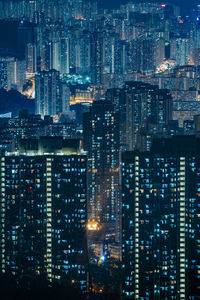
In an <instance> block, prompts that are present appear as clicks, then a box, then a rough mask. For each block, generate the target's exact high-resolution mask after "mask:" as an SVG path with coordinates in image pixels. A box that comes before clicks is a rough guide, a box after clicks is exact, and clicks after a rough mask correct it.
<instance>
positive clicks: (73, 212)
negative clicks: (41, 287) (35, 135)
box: [0, 138, 87, 291]
mask: <svg viewBox="0 0 200 300" xmlns="http://www.w3.org/2000/svg"><path fill="white" fill-rule="evenodd" d="M86 161H87V159H86V156H85V155H84V154H83V153H81V150H80V147H79V140H63V139H62V138H41V139H40V140H34V139H32V140H28V139H27V140H22V141H21V145H20V150H19V152H16V153H6V152H5V153H2V154H1V158H0V162H1V176H0V186H1V198H0V211H1V219H0V228H1V233H0V239H1V242H0V269H1V271H2V272H5V273H8V274H9V273H12V274H14V275H16V276H20V277H23V276H33V277H34V276H37V275H43V276H46V277H47V278H48V279H49V280H50V281H52V280H56V279H58V280H61V281H62V280H63V281H66V280H69V282H70V283H72V284H74V285H75V286H77V287H80V288H81V289H82V290H83V291H86V288H87V243H86V222H87V195H86V193H87V184H86V178H87V175H86V165H87V162H86Z"/></svg>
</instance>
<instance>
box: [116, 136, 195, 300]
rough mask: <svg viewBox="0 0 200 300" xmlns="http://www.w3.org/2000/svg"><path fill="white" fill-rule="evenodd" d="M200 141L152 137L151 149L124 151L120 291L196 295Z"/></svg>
mask: <svg viewBox="0 0 200 300" xmlns="http://www.w3.org/2000/svg"><path fill="white" fill-rule="evenodd" d="M199 146H200V140H199V138H196V137H195V136H177V137H173V138H172V139H169V140H168V139H158V140H155V141H154V143H153V145H152V149H151V151H150V152H139V151H135V152H125V153H123V155H122V203H123V204H122V205H123V208H122V218H123V221H122V272H123V288H122V289H123V295H124V297H125V298H126V297H127V298H131V299H142V298H148V299H196V296H197V295H199V290H198V287H199V283H200V276H199V264H200V260H199V241H200V234H199V228H200V221H199V216H200V206H199V189H200V183H199V182H200V177H199V176H200V155H199Z"/></svg>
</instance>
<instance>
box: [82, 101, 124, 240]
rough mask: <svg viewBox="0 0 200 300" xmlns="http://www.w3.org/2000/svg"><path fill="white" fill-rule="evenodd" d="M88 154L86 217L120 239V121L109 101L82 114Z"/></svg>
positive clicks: (98, 104)
mask: <svg viewBox="0 0 200 300" xmlns="http://www.w3.org/2000/svg"><path fill="white" fill-rule="evenodd" d="M83 134H84V145H85V150H87V152H88V218H89V221H95V222H98V223H99V224H100V226H102V227H105V228H106V230H105V231H107V232H108V231H109V232H110V233H111V234H112V236H114V239H115V238H117V239H118V240H119V232H120V201H119V121H118V113H116V112H115V111H114V106H113V104H112V103H111V102H109V101H106V100H105V101H94V102H93V105H92V107H91V109H90V112H88V113H85V114H84V121H83Z"/></svg>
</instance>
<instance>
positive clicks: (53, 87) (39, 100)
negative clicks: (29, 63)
mask: <svg viewBox="0 0 200 300" xmlns="http://www.w3.org/2000/svg"><path fill="white" fill-rule="evenodd" d="M60 84H61V83H60V73H59V72H58V71H55V70H51V71H42V72H40V73H38V74H37V75H36V76H35V101H36V114H40V115H42V116H46V115H50V116H55V115H56V114H59V113H61V112H62V96H61V87H60Z"/></svg>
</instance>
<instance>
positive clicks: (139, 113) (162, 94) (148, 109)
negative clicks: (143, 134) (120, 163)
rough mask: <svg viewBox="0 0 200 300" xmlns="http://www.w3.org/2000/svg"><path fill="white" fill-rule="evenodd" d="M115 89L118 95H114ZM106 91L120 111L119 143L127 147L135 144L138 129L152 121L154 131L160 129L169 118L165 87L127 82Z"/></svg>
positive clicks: (160, 130)
mask: <svg viewBox="0 0 200 300" xmlns="http://www.w3.org/2000/svg"><path fill="white" fill-rule="evenodd" d="M116 93H117V95H118V94H119V96H117V97H115V94H116ZM108 94H110V95H109V97H111V99H113V100H114V101H115V106H116V108H117V110H119V112H120V144H121V145H122V146H125V148H126V149H128V150H133V149H135V148H136V147H137V144H138V133H139V129H141V128H147V127H148V126H150V125H154V126H155V127H156V128H157V132H162V129H163V127H164V126H166V125H168V123H169V121H170V120H171V119H172V97H171V95H170V92H169V91H168V90H164V89H159V88H158V87H157V86H154V85H150V84H146V83H142V82H126V84H125V86H124V87H123V88H122V89H121V90H120V92H119V89H117V90H114V89H113V90H111V91H108ZM111 94H113V96H112V95H111Z"/></svg>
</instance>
